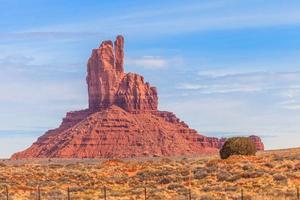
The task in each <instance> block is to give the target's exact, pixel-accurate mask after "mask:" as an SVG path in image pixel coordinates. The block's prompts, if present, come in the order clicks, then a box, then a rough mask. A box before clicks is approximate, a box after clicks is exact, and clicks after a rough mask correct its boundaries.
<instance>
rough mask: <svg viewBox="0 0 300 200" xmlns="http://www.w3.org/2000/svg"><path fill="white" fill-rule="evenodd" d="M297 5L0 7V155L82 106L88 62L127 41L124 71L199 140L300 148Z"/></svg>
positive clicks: (275, 1)
mask: <svg viewBox="0 0 300 200" xmlns="http://www.w3.org/2000/svg"><path fill="white" fill-rule="evenodd" d="M299 9H300V2H299V1H296V0H295V1H293V0H285V1H282V0H280V1H279V0H266V1H261V0H244V1H240V0H197V1H196V0H195V1H184V2H183V1H179V0H178V1H176V0H172V1H170V0H166V1H121V0H120V1H96V0H95V1H93V0H91V1H76V0H75V1H74V0H73V1H66V0H51V1H50V0H43V1H40V0H26V1H23V0H0V52H1V54H0V69H1V70H0V93H1V96H0V110H1V112H0V147H1V150H0V157H8V156H10V155H11V154H12V153H13V152H15V151H19V150H22V149H24V148H25V147H27V146H29V145H30V144H31V143H32V142H33V141H35V140H36V138H37V137H38V136H39V135H41V134H43V132H44V131H46V130H47V129H49V128H55V127H57V126H58V125H59V123H60V122H61V119H62V117H63V116H64V115H65V113H66V112H67V111H70V110H79V109H82V108H85V107H87V91H86V84H85V76H86V62H87V59H88V57H89V56H90V54H91V50H92V48H95V47H97V46H98V45H99V44H100V42H101V41H102V40H106V39H114V38H115V36H116V35H117V34H122V35H124V37H125V42H126V55H125V59H126V61H125V62H126V71H133V72H137V73H140V74H143V75H144V76H145V79H146V80H147V81H149V82H150V83H151V84H152V85H155V86H157V87H158V91H159V103H160V105H159V107H160V109H161V110H169V111H173V112H175V113H176V114H177V115H178V116H179V117H180V118H181V119H182V120H184V121H186V122H187V123H188V124H189V125H190V127H192V128H195V129H197V130H198V131H199V132H200V133H203V134H206V135H210V136H212V135H216V136H219V137H221V136H232V135H248V134H257V135H260V136H261V137H262V138H263V141H264V143H265V145H266V148H267V149H276V148H287V147H296V146H300V134H299V133H300V125H299V121H300V68H299V67H300V64H299V59H300V37H299V35H300V14H299Z"/></svg>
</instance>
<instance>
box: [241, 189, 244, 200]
mask: <svg viewBox="0 0 300 200" xmlns="http://www.w3.org/2000/svg"><path fill="white" fill-rule="evenodd" d="M241 200H244V190H243V188H242V190H241Z"/></svg>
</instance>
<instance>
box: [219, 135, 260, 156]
mask: <svg viewBox="0 0 300 200" xmlns="http://www.w3.org/2000/svg"><path fill="white" fill-rule="evenodd" d="M255 153H256V146H255V144H254V142H253V141H252V140H251V139H250V138H248V137H233V138H229V139H228V140H227V141H226V142H225V144H224V145H223V147H222V149H221V150H220V156H221V158H222V159H226V158H228V157H230V156H231V155H255Z"/></svg>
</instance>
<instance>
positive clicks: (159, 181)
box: [158, 178, 172, 184]
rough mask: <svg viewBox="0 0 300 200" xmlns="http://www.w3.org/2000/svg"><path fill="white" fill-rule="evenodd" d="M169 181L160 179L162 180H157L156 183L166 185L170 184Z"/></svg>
mask: <svg viewBox="0 0 300 200" xmlns="http://www.w3.org/2000/svg"><path fill="white" fill-rule="evenodd" d="M171 181H172V180H171V179H169V178H162V179H159V180H158V183H159V184H168V183H171Z"/></svg>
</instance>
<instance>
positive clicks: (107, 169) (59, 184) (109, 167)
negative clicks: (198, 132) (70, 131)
mask: <svg viewBox="0 0 300 200" xmlns="http://www.w3.org/2000/svg"><path fill="white" fill-rule="evenodd" d="M0 184H1V185H0V199H5V191H4V186H5V185H8V186H9V192H10V197H11V199H22V200H23V199H35V198H36V188H37V186H38V185H40V187H41V195H42V199H66V196H67V192H66V191H67V188H68V187H70V191H71V199H102V198H103V191H102V188H103V187H104V186H106V187H107V188H108V189H107V195H108V197H109V198H108V199H109V200H113V199H122V200H131V199H143V198H144V196H143V195H144V186H146V187H147V194H148V200H151V199H153V200H154V199H172V200H177V199H178V200H181V199H182V200H184V199H187V194H188V188H189V187H190V188H191V191H192V199H197V200H198V199H199V200H216V199H217V200H218V199H220V200H226V199H236V200H237V199H240V192H241V189H242V188H243V191H244V199H245V200H250V199H252V200H263V199H265V200H271V199H276V200H277V199H278V200H280V199H282V200H283V199H291V200H296V199H297V196H296V187H297V186H300V149H290V150H280V151H269V152H264V153H259V154H258V155H257V156H252V157H239V156H234V157H231V158H229V159H227V160H220V159H219V158H218V156H211V157H190V158H156V159H141V160H108V161H103V160H53V159H52V160H33V161H17V162H15V161H1V162H0Z"/></svg>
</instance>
